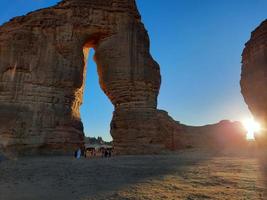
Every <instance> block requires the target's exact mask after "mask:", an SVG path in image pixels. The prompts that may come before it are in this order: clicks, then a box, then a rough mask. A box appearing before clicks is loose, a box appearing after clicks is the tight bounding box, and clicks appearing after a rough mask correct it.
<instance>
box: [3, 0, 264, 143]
mask: <svg viewBox="0 0 267 200" xmlns="http://www.w3.org/2000/svg"><path fill="white" fill-rule="evenodd" d="M56 2H58V1H57V0H13V1H10V0H1V2H0V23H3V22H4V21H7V20H8V19H10V18H11V17H14V16H17V15H22V14H25V13H27V12H29V11H32V10H35V9H38V8H43V7H46V6H50V5H53V4H55V3H56ZM137 4H138V8H139V11H140V13H141V15H142V20H143V22H144V23H145V26H146V28H147V30H148V33H149V35H150V40H151V53H152V56H153V57H154V59H155V60H156V61H157V62H158V63H159V64H160V66H161V74H162V86H161V90H160V95H159V101H158V102H159V105H158V107H159V108H160V109H165V110H167V111H168V112H169V114H170V115H171V116H172V117H173V118H174V119H176V120H179V121H181V122H182V123H186V124H190V125H203V124H208V123H215V122H218V121H220V120H222V119H230V120H242V119H243V118H246V117H248V116H249V115H250V113H249V111H248V109H247V106H246V105H245V103H244V101H243V98H242V96H241V94H240V86H239V80H240V65H241V64H240V61H241V53H242V49H243V47H244V44H245V42H246V41H247V40H248V39H249V37H250V32H251V31H252V30H254V29H255V28H256V27H257V26H258V25H259V24H260V22H261V21H263V20H264V19H265V18H267V13H266V10H267V1H266V0H153V1H152V0H137ZM92 55H93V54H92V52H91V54H90V59H89V62H88V70H87V79H86V88H85V95H84V104H83V106H82V110H81V113H82V121H83V122H84V127H85V133H86V135H90V136H102V137H103V138H104V139H106V140H110V139H111V137H110V134H109V123H110V120H111V117H112V112H113V107H112V105H111V103H110V102H109V100H108V99H107V97H106V96H105V95H104V94H103V92H102V91H101V89H100V88H99V85H98V77H97V73H96V66H95V64H94V63H93V61H92Z"/></svg>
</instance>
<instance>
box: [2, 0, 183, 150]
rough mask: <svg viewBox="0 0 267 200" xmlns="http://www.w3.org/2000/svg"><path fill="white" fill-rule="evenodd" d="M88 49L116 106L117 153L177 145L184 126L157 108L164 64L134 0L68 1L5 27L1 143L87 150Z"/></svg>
mask: <svg viewBox="0 0 267 200" xmlns="http://www.w3.org/2000/svg"><path fill="white" fill-rule="evenodd" d="M88 48H94V49H95V61H96V63H97V68H98V74H99V80H100V85H101V88H102V90H103V91H104V92H105V94H106V95H107V96H108V98H109V99H110V101H111V102H112V104H113V105H114V113H113V119H112V122H111V135H112V137H113V139H114V145H115V150H116V152H117V153H124V154H125V153H155V152H160V151H162V150H164V149H171V148H175V144H174V143H173V141H172V138H173V135H174V133H175V132H178V131H179V128H178V126H177V125H176V122H175V121H173V120H172V119H171V118H170V117H169V116H168V115H167V113H166V112H163V111H159V110H157V96H158V92H159V88H160V83H161V77H160V70H159V65H158V64H157V63H156V62H155V61H154V60H153V58H152V57H151V55H150V53H149V37H148V34H147V31H146V30H145V28H144V25H143V24H142V22H141V17H140V15H139V13H138V10H137V8H136V4H135V1H134V0H101V1H99V0H64V1H62V2H60V3H59V4H57V5H56V6H53V7H50V8H46V9H41V10H38V11H35V12H31V13H29V14H27V15H26V16H21V17H16V18H14V19H12V20H11V21H10V22H7V23H5V24H4V25H3V26H1V27H0V145H2V147H3V148H4V149H5V150H7V151H11V150H15V151H16V152H29V151H30V152H45V153H49V152H52V153H55V152H65V151H67V152H68V151H73V149H74V148H77V146H82V145H83V125H82V123H81V120H80V113H79V109H80V105H81V103H82V95H83V84H84V77H83V76H84V70H85V67H84V66H85V61H84V59H85V58H84V51H86V50H87V49H88Z"/></svg>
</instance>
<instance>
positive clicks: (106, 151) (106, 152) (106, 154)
mask: <svg viewBox="0 0 267 200" xmlns="http://www.w3.org/2000/svg"><path fill="white" fill-rule="evenodd" d="M106 157H108V150H107V149H105V158H106Z"/></svg>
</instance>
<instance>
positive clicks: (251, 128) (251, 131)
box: [243, 118, 261, 140]
mask: <svg viewBox="0 0 267 200" xmlns="http://www.w3.org/2000/svg"><path fill="white" fill-rule="evenodd" d="M243 126H244V128H245V129H246V131H247V140H255V133H257V132H259V131H260V130H261V125H260V124H259V123H258V122H256V121H255V120H254V119H253V118H250V119H246V120H244V121H243Z"/></svg>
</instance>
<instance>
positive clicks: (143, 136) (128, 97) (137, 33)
mask: <svg viewBox="0 0 267 200" xmlns="http://www.w3.org/2000/svg"><path fill="white" fill-rule="evenodd" d="M118 27H119V28H118V29H119V32H118V33H117V34H116V35H113V36H112V37H109V38H107V39H105V40H103V41H101V42H100V43H99V44H98V45H97V46H96V54H95V60H96V62H97V66H98V74H99V77H100V84H101V88H102V89H103V91H104V92H105V94H106V95H107V96H108V97H109V99H110V100H111V102H112V103H113V105H114V107H115V111H114V114H113V119H112V122H111V135H112V137H113V139H114V146H115V150H116V152H117V153H126V154H129V153H144V152H146V153H149V152H153V151H155V150H157V151H159V149H154V148H153V139H154V138H155V137H157V136H156V135H155V134H157V120H156V116H157V115H156V113H157V110H156V107H157V96H158V92H159V88H160V80H161V79H160V71H159V66H158V64H157V63H156V62H155V61H154V60H153V59H152V57H151V55H150V53H149V39H148V35H147V32H146V30H145V29H144V27H143V25H142V24H141V23H137V22H136V21H133V20H132V18H130V17H127V16H125V18H124V21H121V22H120V24H119V26H118ZM154 145H155V144H154ZM155 148H158V145H155Z"/></svg>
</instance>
